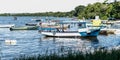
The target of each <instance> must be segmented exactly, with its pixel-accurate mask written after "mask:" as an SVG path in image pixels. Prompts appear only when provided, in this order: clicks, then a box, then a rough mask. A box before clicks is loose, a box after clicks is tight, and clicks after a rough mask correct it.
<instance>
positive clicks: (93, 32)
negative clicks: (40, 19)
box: [41, 21, 101, 37]
mask: <svg viewBox="0 0 120 60" xmlns="http://www.w3.org/2000/svg"><path fill="white" fill-rule="evenodd" d="M60 24H61V25H62V30H61V29H54V30H50V31H42V32H41V34H43V35H45V36H48V37H81V36H84V37H86V36H91V37H93V36H94V37H96V36H97V35H98V34H99V32H100V29H101V26H97V25H96V26H95V24H94V25H93V26H87V23H86V22H80V21H64V22H62V23H60ZM64 24H77V25H78V31H65V30H64V28H63V26H64Z"/></svg>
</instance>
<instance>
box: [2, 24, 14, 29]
mask: <svg viewBox="0 0 120 60" xmlns="http://www.w3.org/2000/svg"><path fill="white" fill-rule="evenodd" d="M14 26H15V24H0V28H10V27H14Z"/></svg>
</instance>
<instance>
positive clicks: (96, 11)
mask: <svg viewBox="0 0 120 60" xmlns="http://www.w3.org/2000/svg"><path fill="white" fill-rule="evenodd" d="M96 15H97V16H100V18H101V19H107V18H109V17H111V18H116V19H120V2H119V1H116V2H112V3H100V2H96V3H94V4H88V5H87V6H83V5H79V6H77V7H75V9H74V10H72V11H69V12H44V13H15V14H11V13H4V14H0V16H55V17H78V18H79V19H82V18H83V17H84V18H86V19H93V18H94V17H95V16H96Z"/></svg>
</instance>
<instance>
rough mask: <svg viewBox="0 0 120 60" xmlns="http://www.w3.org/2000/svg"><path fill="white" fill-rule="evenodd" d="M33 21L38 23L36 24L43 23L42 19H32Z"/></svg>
mask: <svg viewBox="0 0 120 60" xmlns="http://www.w3.org/2000/svg"><path fill="white" fill-rule="evenodd" d="M31 20H33V21H36V22H39V21H41V19H31Z"/></svg>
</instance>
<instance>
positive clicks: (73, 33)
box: [41, 31, 80, 38]
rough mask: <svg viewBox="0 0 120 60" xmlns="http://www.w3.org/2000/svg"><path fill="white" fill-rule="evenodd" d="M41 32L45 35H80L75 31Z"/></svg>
mask: <svg viewBox="0 0 120 60" xmlns="http://www.w3.org/2000/svg"><path fill="white" fill-rule="evenodd" d="M41 34H43V35H45V36H46V37H62V38H64V37H65V38H67V37H80V34H79V33H78V32H77V31H76V32H41Z"/></svg>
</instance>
